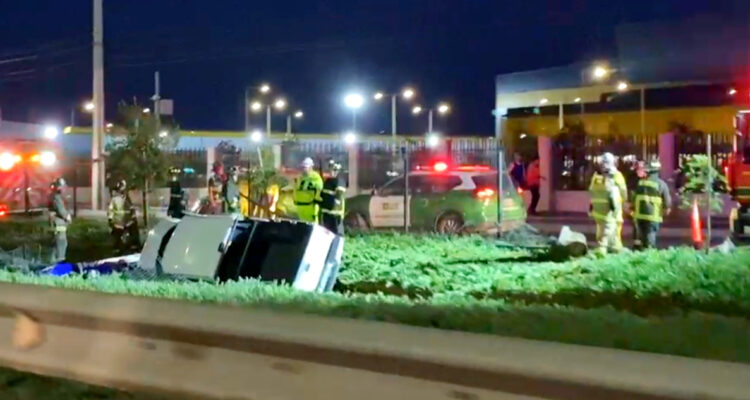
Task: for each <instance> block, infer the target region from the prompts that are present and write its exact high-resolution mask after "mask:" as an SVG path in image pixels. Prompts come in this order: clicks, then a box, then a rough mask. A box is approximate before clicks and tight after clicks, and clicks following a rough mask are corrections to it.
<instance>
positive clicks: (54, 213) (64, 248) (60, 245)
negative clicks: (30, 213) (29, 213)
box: [47, 178, 73, 262]
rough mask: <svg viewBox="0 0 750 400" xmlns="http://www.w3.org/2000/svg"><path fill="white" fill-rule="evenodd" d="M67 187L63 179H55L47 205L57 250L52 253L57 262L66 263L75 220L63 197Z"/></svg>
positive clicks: (51, 185)
mask: <svg viewBox="0 0 750 400" xmlns="http://www.w3.org/2000/svg"><path fill="white" fill-rule="evenodd" d="M65 186H66V183H65V180H64V179H63V178H57V179H55V180H54V181H53V182H52V183H51V184H50V195H49V201H48V203H47V209H48V210H49V221H50V225H51V226H52V228H53V229H54V235H55V248H54V250H53V252H52V257H53V258H54V261H55V262H61V261H65V258H66V256H67V252H68V225H69V224H70V223H71V222H72V220H73V218H72V216H71V215H70V213H69V212H68V209H67V208H66V207H65V200H64V199H63V196H62V191H63V188H64V187H65Z"/></svg>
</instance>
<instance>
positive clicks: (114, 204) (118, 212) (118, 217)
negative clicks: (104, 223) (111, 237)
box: [107, 194, 130, 228]
mask: <svg viewBox="0 0 750 400" xmlns="http://www.w3.org/2000/svg"><path fill="white" fill-rule="evenodd" d="M129 211H130V207H129V204H127V200H126V199H125V196H123V195H121V194H118V195H115V197H112V200H110V201H109V207H108V208H107V219H108V220H110V221H111V222H112V224H114V225H115V227H118V228H123V227H125V225H126V224H127V222H128V220H129V215H128V213H129Z"/></svg>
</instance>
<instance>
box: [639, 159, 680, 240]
mask: <svg viewBox="0 0 750 400" xmlns="http://www.w3.org/2000/svg"><path fill="white" fill-rule="evenodd" d="M660 171H661V163H660V162H659V161H656V160H655V161H651V162H650V163H649V164H648V167H647V169H646V172H647V174H648V176H647V177H644V178H642V179H641V180H640V181H639V182H638V187H637V188H636V189H635V196H634V199H633V220H634V222H635V224H636V225H637V226H638V229H637V231H636V232H638V240H639V241H640V243H641V246H642V247H643V248H647V249H648V248H653V247H655V246H656V235H657V234H658V232H659V227H660V226H661V223H662V221H663V220H664V219H663V215H669V213H670V212H671V207H672V197H671V196H670V194H669V187H668V186H667V183H666V182H664V181H663V180H662V179H661V178H659V172H660Z"/></svg>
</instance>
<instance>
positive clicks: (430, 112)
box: [411, 103, 451, 134]
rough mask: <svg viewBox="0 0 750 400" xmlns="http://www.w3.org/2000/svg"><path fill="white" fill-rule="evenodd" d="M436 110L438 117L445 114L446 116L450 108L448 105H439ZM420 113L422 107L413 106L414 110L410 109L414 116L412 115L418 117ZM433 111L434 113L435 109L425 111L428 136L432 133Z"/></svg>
mask: <svg viewBox="0 0 750 400" xmlns="http://www.w3.org/2000/svg"><path fill="white" fill-rule="evenodd" d="M436 109H437V112H438V114H439V115H445V114H448V113H449V112H450V110H451V107H450V105H448V103H439V104H438V105H437V108H436ZM422 111H424V109H423V108H422V106H414V108H412V110H411V112H412V114H414V115H419V114H421V113H422ZM434 111H435V109H433V108H428V109H427V133H428V134H429V133H432V132H433V116H434Z"/></svg>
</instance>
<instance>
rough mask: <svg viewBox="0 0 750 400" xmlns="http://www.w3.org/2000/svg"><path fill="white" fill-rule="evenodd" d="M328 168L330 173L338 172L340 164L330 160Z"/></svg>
mask: <svg viewBox="0 0 750 400" xmlns="http://www.w3.org/2000/svg"><path fill="white" fill-rule="evenodd" d="M328 168H329V169H330V170H331V171H332V172H339V171H341V164H339V163H337V162H336V160H334V159H330V160H328Z"/></svg>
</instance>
